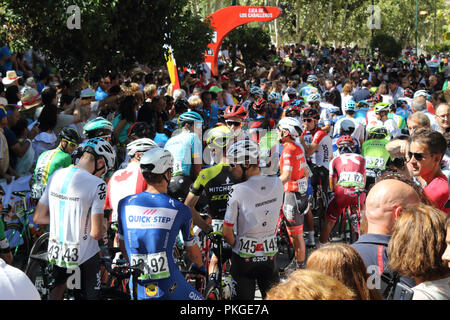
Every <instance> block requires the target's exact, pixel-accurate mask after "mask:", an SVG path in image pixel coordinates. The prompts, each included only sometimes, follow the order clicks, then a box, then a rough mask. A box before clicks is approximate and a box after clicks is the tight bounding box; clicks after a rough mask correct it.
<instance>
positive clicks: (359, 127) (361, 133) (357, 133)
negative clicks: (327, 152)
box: [332, 117, 365, 141]
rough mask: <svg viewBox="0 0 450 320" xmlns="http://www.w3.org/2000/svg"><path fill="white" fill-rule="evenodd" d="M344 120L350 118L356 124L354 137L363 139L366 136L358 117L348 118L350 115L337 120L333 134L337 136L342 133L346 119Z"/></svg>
mask: <svg viewBox="0 0 450 320" xmlns="http://www.w3.org/2000/svg"><path fill="white" fill-rule="evenodd" d="M344 120H349V121H351V122H353V123H354V124H355V130H354V131H353V133H352V138H353V139H354V140H358V141H360V140H363V139H364V136H365V132H364V127H363V126H362V125H361V123H360V122H359V121H358V120H357V119H355V118H348V117H345V118H342V119H340V120H339V121H337V122H336V125H335V126H334V132H333V135H332V136H333V137H335V136H337V135H340V134H341V125H342V121H344Z"/></svg>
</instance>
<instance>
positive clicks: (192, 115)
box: [178, 111, 203, 127]
mask: <svg viewBox="0 0 450 320" xmlns="http://www.w3.org/2000/svg"><path fill="white" fill-rule="evenodd" d="M190 122H202V123H203V118H202V116H201V115H200V114H199V113H197V112H195V111H188V112H185V113H183V114H181V115H180V116H179V117H178V125H179V126H180V127H182V126H183V125H184V124H185V123H190Z"/></svg>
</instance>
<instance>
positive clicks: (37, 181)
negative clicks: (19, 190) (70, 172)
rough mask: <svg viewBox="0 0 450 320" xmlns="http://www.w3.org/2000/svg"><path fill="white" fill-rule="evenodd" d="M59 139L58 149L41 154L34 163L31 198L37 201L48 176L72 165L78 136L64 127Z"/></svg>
mask: <svg viewBox="0 0 450 320" xmlns="http://www.w3.org/2000/svg"><path fill="white" fill-rule="evenodd" d="M59 138H60V139H61V141H60V143H59V145H58V147H57V148H56V149H53V150H48V151H45V152H43V153H42V154H41V155H40V156H39V158H38V160H37V163H36V168H35V169H34V173H33V177H32V180H31V181H30V182H32V183H33V185H32V186H31V196H32V198H33V199H36V200H39V198H40V197H41V196H42V194H43V193H44V190H45V187H46V186H47V182H48V179H49V178H50V176H51V175H52V174H53V172H55V171H56V170H57V169H59V168H65V167H68V166H70V165H71V164H72V157H71V156H70V155H71V154H72V152H73V151H74V150H75V149H76V148H77V146H78V144H79V143H80V142H81V138H80V135H79V134H78V132H77V131H76V130H75V129H72V128H69V127H66V128H63V129H62V130H61V132H60V134H59Z"/></svg>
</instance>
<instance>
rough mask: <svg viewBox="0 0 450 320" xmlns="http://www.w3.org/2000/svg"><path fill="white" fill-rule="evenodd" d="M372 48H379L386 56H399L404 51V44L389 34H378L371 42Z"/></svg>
mask: <svg viewBox="0 0 450 320" xmlns="http://www.w3.org/2000/svg"><path fill="white" fill-rule="evenodd" d="M370 45H371V47H372V48H378V49H379V52H380V53H381V54H383V55H384V56H386V57H390V58H397V57H398V56H400V54H401V52H402V45H401V43H400V42H398V41H397V40H395V38H394V37H391V36H390V35H387V34H377V35H375V36H374V37H373V39H372V41H371V42H370Z"/></svg>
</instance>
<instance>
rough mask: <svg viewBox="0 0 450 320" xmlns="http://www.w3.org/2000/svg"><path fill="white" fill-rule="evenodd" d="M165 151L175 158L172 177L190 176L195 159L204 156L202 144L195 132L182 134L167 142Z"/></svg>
mask: <svg viewBox="0 0 450 320" xmlns="http://www.w3.org/2000/svg"><path fill="white" fill-rule="evenodd" d="M164 149H166V150H168V151H170V153H171V154H172V157H173V168H172V169H173V172H172V176H190V175H191V168H192V164H193V159H200V161H199V163H200V164H201V156H202V142H201V141H200V139H199V138H198V136H197V135H196V134H195V133H193V132H182V133H180V134H178V135H176V136H173V137H172V138H170V139H169V141H167V143H166V144H165V146H164Z"/></svg>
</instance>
